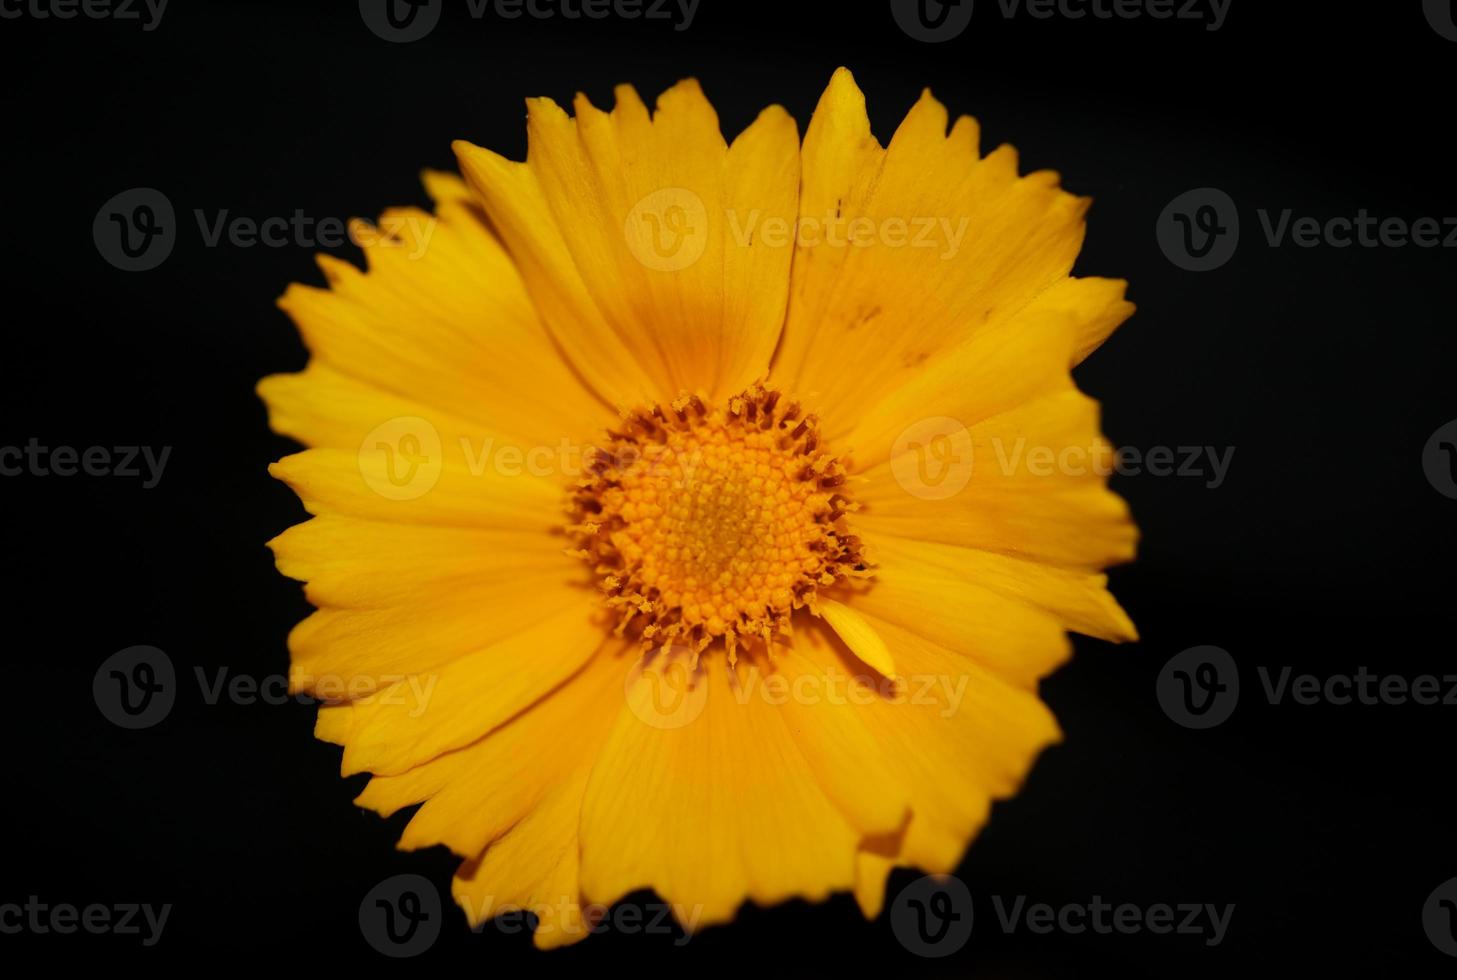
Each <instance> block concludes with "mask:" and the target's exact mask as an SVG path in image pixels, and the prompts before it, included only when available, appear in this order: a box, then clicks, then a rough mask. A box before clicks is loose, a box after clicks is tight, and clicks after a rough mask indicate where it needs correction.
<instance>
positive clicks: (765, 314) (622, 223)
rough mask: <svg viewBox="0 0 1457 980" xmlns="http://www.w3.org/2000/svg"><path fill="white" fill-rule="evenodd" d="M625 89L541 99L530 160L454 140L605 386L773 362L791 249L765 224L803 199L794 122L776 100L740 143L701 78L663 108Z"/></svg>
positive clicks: (619, 395) (739, 379)
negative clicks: (595, 101)
mask: <svg viewBox="0 0 1457 980" xmlns="http://www.w3.org/2000/svg"><path fill="white" fill-rule="evenodd" d="M616 95H617V105H616V107H615V108H614V109H613V110H612V111H611V112H610V113H608V112H603V111H601V110H599V109H597V108H595V107H593V106H592V105H591V104H590V103H589V102H588V101H587V100H586V99H585V97H580V96H579V97H578V99H577V100H576V103H575V106H574V108H575V110H576V118H575V119H573V118H571V117H569V116H568V115H567V114H566V113H565V112H564V111H563V110H562V109H561V108H560V107H558V106H557V105H556V104H555V103H553V102H551V101H550V100H547V99H533V100H530V101H529V102H528V114H527V120H528V122H527V127H528V135H529V140H530V148H529V151H528V154H527V162H526V164H524V165H521V164H510V163H509V162H507V161H504V160H502V159H501V158H499V157H497V156H496V155H495V154H491V153H490V152H489V151H486V150H481V149H478V148H476V147H473V146H470V145H469V144H457V147H456V150H457V153H458V155H459V157H460V161H461V168H462V170H463V171H464V172H465V174H466V175H467V178H468V179H469V180H470V182H471V183H472V186H474V187H475V188H476V190H477V192H478V193H479V194H480V196H481V199H482V200H483V201H484V202H485V206H486V209H487V211H488V212H489V213H490V215H491V217H492V219H493V221H494V222H495V223H496V224H497V226H498V227H500V228H501V229H502V233H503V235H504V236H505V237H506V240H507V241H508V243H509V244H510V246H511V248H512V250H513V252H515V253H516V254H517V255H518V257H519V258H520V261H521V266H522V270H523V274H524V276H525V279H526V282H527V285H528V288H529V289H530V290H531V292H532V295H533V297H534V298H536V300H537V304H538V307H539V308H540V309H541V310H542V314H543V317H544V318H545V320H546V322H547V323H548V325H549V326H550V327H551V329H552V330H553V332H554V334H555V335H556V337H557V339H558V340H559V342H560V343H561V345H562V348H563V349H564V350H565V351H566V352H567V353H568V355H569V356H570V357H571V358H572V362H573V364H574V365H575V366H576V367H577V368H578V369H579V370H580V371H581V373H582V374H583V376H585V377H586V378H588V379H589V381H590V383H591V384H592V385H593V387H594V388H595V389H596V390H597V391H598V392H600V393H601V394H602V395H603V397H604V398H606V399H608V400H609V401H611V402H613V403H614V404H616V405H618V406H620V407H637V406H639V405H642V404H645V403H657V402H666V401H669V400H671V399H673V398H675V397H677V396H678V395H680V394H682V393H684V392H694V393H701V394H704V395H706V396H708V397H709V398H711V399H713V400H721V399H723V398H725V397H727V396H729V395H731V394H735V393H737V392H739V391H741V390H742V389H743V388H744V387H746V386H747V385H748V384H749V383H750V382H752V381H754V380H756V379H758V378H762V377H763V376H764V375H765V374H766V373H767V370H768V364H769V358H770V356H771V355H772V353H773V350H774V347H775V344H776V343H777V341H778V338H779V331H780V328H781V326H782V322H783V313H784V301H785V297H786V296H787V293H788V286H787V284H788V274H789V273H788V270H789V262H790V260H791V254H792V253H791V250H790V249H789V248H788V247H785V245H784V243H780V244H778V245H777V246H776V245H775V244H774V243H772V242H770V241H768V240H766V239H765V238H764V236H763V235H754V234H753V233H752V228H753V227H754V226H755V224H756V223H757V222H759V221H763V220H767V219H769V218H771V217H778V218H780V219H782V220H785V221H788V220H789V219H791V218H792V217H793V215H794V213H795V203H796V200H797V191H798V183H799V154H798V143H797V131H796V128H795V125H794V122H793V120H792V119H790V117H789V116H788V114H787V113H785V112H784V111H783V110H782V109H779V108H777V107H775V108H771V109H767V110H765V111H764V112H763V113H762V114H761V115H760V116H759V118H758V119H757V120H756V121H755V122H754V124H753V125H751V126H750V127H749V128H748V129H747V130H745V131H744V133H742V134H741V135H740V136H739V137H738V139H736V140H735V141H734V144H733V146H732V147H730V146H728V145H727V144H726V143H725V142H724V139H723V136H722V135H721V133H720V132H719V128H718V117H717V115H716V114H715V113H714V111H713V108H712V106H710V105H709V103H708V101H707V100H706V99H705V98H704V96H703V93H702V91H701V90H700V89H699V87H698V84H697V83H696V82H693V81H691V80H690V81H685V82H682V83H679V84H678V85H676V86H674V87H673V88H672V89H669V90H668V91H667V92H665V93H664V94H663V95H662V96H661V97H660V98H659V100H658V104H657V111H656V113H654V114H651V115H650V114H649V112H648V110H647V108H646V106H644V105H643V103H642V101H641V100H640V99H639V98H638V96H637V93H636V92H635V91H633V89H632V88H631V87H628V86H620V87H619V88H618V89H617V91H616ZM751 216H752V217H751ZM746 229H748V230H747V231H746Z"/></svg>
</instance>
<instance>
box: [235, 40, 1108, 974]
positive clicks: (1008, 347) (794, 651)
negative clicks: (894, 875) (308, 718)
mask: <svg viewBox="0 0 1457 980" xmlns="http://www.w3.org/2000/svg"><path fill="white" fill-rule="evenodd" d="M616 97H617V104H616V107H615V108H614V109H613V110H612V111H611V112H603V111H601V110H599V109H597V108H595V107H594V106H592V105H591V104H590V103H589V102H588V101H587V100H586V99H585V98H584V97H581V96H579V97H578V98H577V100H576V103H575V118H573V117H572V116H569V115H568V114H567V113H566V112H565V111H563V110H562V109H561V108H559V107H558V106H557V105H555V104H554V103H552V102H551V101H549V100H546V99H533V100H531V101H530V102H529V103H528V110H529V111H528V116H527V128H528V134H529V145H530V149H529V152H528V154H527V160H526V162H525V163H515V162H511V161H508V160H505V159H503V158H502V157H500V156H498V155H496V154H494V153H492V152H490V151H489V150H484V149H480V148H478V147H475V146H471V145H469V144H466V143H460V144H457V146H456V151H457V154H458V157H459V162H460V165H461V170H462V171H463V174H464V180H463V181H462V180H460V179H458V178H456V177H454V176H449V175H445V174H439V173H427V174H426V177H425V182H426V186H427V189H428V191H429V193H430V195H431V196H432V198H433V199H434V201H435V205H436V213H435V215H433V216H432V215H430V214H428V213H426V212H423V211H418V210H413V209H401V210H396V211H391V212H388V213H386V214H385V215H384V216H383V217H382V219H381V221H380V223H379V225H378V227H374V226H367V225H362V224H361V225H357V226H356V228H355V234H356V240H357V241H360V242H361V243H362V244H364V246H365V251H366V254H367V256H368V266H369V269H368V272H361V271H359V270H357V269H355V268H353V267H352V266H349V265H347V264H345V263H342V262H339V261H336V260H333V259H329V258H322V259H321V260H320V264H321V265H322V267H323V271H324V273H325V275H326V276H327V278H328V283H329V285H328V288H326V289H316V288H312V287H307V286H300V285H295V286H292V287H290V288H289V290H288V291H287V293H286V294H285V295H284V297H283V298H282V300H281V301H280V302H281V305H282V307H283V308H284V309H285V310H286V311H288V313H289V314H290V315H291V316H292V317H293V318H294V320H295V321H296V322H297V324H298V327H299V330H300V331H301V333H302V335H303V338H304V340H305V342H306V344H307V346H308V349H309V351H310V353H311V360H310V362H309V364H308V366H307V368H306V369H305V370H304V371H303V372H301V373H299V374H290V375H275V376H273V377H270V378H267V379H265V380H264V381H263V382H262V383H261V384H260V386H259V390H260V393H261V394H262V397H263V398H264V399H265V401H266V402H267V404H268V407H269V410H270V413H271V421H272V425H273V427H274V428H275V429H276V430H277V431H278V432H280V433H284V434H286V435H289V436H291V437H293V438H296V439H298V440H299V441H300V442H302V443H304V444H305V445H307V446H309V447H311V448H309V449H308V450H307V451H305V452H301V453H298V454H297V455H293V456H289V457H287V458H285V459H283V460H280V461H279V462H278V463H276V464H274V466H273V467H272V472H273V473H274V474H275V475H276V476H278V477H279V478H280V479H283V480H285V481H287V482H288V483H289V484H290V485H291V486H292V487H293V488H294V489H295V490H296V491H297V493H298V494H299V496H300V497H301V498H302V500H303V502H304V505H305V506H306V507H307V509H308V510H309V512H310V513H311V514H312V515H314V516H313V518H312V519H311V520H309V521H307V522H306V523H304V524H301V525H299V526H297V527H294V528H291V529H290V530H288V531H287V532H285V533H284V534H283V535H281V536H280V537H279V538H277V539H276V540H275V541H274V542H272V547H273V549H274V551H275V553H276V555H277V559H278V566H279V568H280V569H281V570H282V571H283V573H284V574H286V575H289V576H291V577H294V578H297V579H300V580H303V581H304V582H306V583H307V587H306V592H307V595H308V598H309V599H310V600H311V601H312V602H313V603H314V605H316V606H317V607H318V610H317V611H316V612H315V613H314V614H313V615H311V616H310V617H309V618H308V619H306V620H305V621H304V622H303V623H301V624H300V625H299V626H298V627H297V628H296V629H295V630H294V632H293V634H292V635H291V636H290V638H289V646H290V650H291V653H292V667H291V683H292V685H293V687H294V688H295V689H296V690H299V691H306V692H310V693H317V694H319V695H321V696H323V697H325V698H328V699H331V703H330V704H329V705H328V706H326V707H324V708H322V709H321V711H320V712H319V720H318V728H317V734H318V735H319V737H320V738H323V739H327V740H329V741H332V742H337V743H339V744H341V745H343V746H344V759H343V771H344V772H345V773H346V774H349V773H357V772H370V773H373V774H374V777H373V779H372V780H371V782H370V783H369V785H368V787H367V789H366V790H365V791H364V793H363V795H362V796H361V797H360V799H359V802H360V804H361V805H363V806H366V807H369V808H371V809H374V810H377V811H379V812H381V813H384V814H388V813H391V812H394V811H396V810H398V809H400V808H402V807H406V806H410V805H413V804H416V803H421V802H422V801H423V805H422V806H421V807H420V809H419V810H418V812H417V813H416V814H415V815H414V817H413V819H412V820H411V821H410V822H409V825H408V827H407V828H406V830H405V832H404V836H403V838H402V840H401V842H400V846H401V847H403V848H407V849H408V848H419V847H427V846H431V845H436V844H444V845H446V846H447V847H449V848H450V849H451V850H452V851H454V852H455V853H457V854H459V855H460V856H462V857H463V858H464V859H465V861H464V863H463V865H462V867H461V869H460V871H459V874H458V875H457V877H456V880H455V883H454V892H455V896H456V899H457V900H458V901H459V902H460V903H461V904H462V906H464V908H465V911H466V914H467V916H468V917H469V918H470V919H471V921H472V922H473V923H477V922H480V921H482V920H485V919H488V918H490V917H491V916H493V915H495V914H496V913H497V912H499V911H502V910H503V909H507V908H510V907H512V906H516V907H521V906H524V907H527V908H530V909H532V910H533V911H536V912H537V913H538V915H539V917H540V924H539V926H538V931H537V933H536V941H537V944H538V945H541V946H553V945H559V944H562V943H565V942H570V941H572V940H575V939H577V938H580V937H581V936H582V935H583V934H584V932H585V931H586V930H587V928H588V926H589V925H590V919H591V918H592V915H593V914H595V913H594V912H586V911H584V910H586V909H593V910H595V909H600V907H601V906H602V904H605V903H611V902H613V901H616V900H617V899H619V898H621V897H622V896H624V895H625V894H627V893H629V892H632V891H634V890H637V889H640V888H645V887H646V888H651V889H655V890H656V891H657V893H658V894H659V895H660V896H661V897H662V898H663V899H664V900H665V901H666V902H668V903H670V904H671V905H672V907H673V908H674V910H675V912H676V913H677V915H678V917H679V919H680V920H681V921H683V922H684V923H685V924H687V925H689V926H702V925H705V924H710V923H716V922H722V921H725V920H728V919H731V918H732V917H733V915H734V914H735V911H736V909H737V908H738V907H739V905H740V904H741V903H742V902H743V901H745V900H752V901H755V902H758V903H765V904H767V903H774V902H779V901H782V900H785V899H788V898H791V897H795V896H802V897H806V898H809V899H821V898H824V897H825V896H826V895H828V894H829V893H831V892H833V891H839V890H850V891H853V892H854V894H855V896H856V898H857V899H858V901H859V903H860V905H861V907H862V909H863V910H864V912H865V914H866V915H867V916H874V915H877V914H878V912H879V909H880V906H881V904H882V901H883V893H884V890H885V881H886V876H887V874H888V872H889V871H890V870H891V868H892V867H894V866H897V865H907V866H916V867H920V868H924V869H927V870H929V871H933V872H944V871H950V870H952V869H954V868H955V867H956V865H957V864H958V862H959V861H960V859H961V857H962V855H963V853H964V851H965V849H966V847H967V844H968V843H969V841H970V840H971V839H972V837H973V836H974V835H975V834H976V832H977V830H978V829H979V828H980V826H981V825H982V824H983V822H984V821H985V820H986V818H987V813H988V808H989V806H990V803H991V801H992V800H993V799H996V798H1001V797H1006V796H1008V795H1010V794H1012V793H1014V792H1015V791H1016V789H1017V787H1018V785H1019V783H1020V781H1021V780H1022V779H1023V777H1024V776H1025V774H1026V772H1027V769H1028V768H1029V766H1030V765H1031V762H1032V760H1033V759H1034V757H1035V756H1036V754H1037V753H1038V752H1039V751H1040V750H1041V749H1042V748H1043V747H1045V746H1047V745H1048V744H1050V743H1052V742H1054V741H1055V740H1056V739H1057V738H1058V737H1059V733H1058V729H1057V725H1056V723H1055V721H1054V720H1053V718H1052V716H1051V714H1050V712H1049V711H1048V710H1047V709H1046V707H1045V706H1044V705H1043V704H1042V702H1041V701H1040V700H1039V698H1038V696H1037V690H1036V688H1037V683H1038V680H1039V679H1040V678H1041V677H1043V676H1045V675H1046V674H1047V673H1048V672H1049V671H1051V670H1052V669H1053V668H1055V667H1056V666H1057V665H1058V664H1059V663H1061V662H1062V661H1063V660H1064V659H1065V658H1066V657H1067V656H1068V653H1069V649H1070V648H1069V643H1068V640H1067V636H1066V633H1065V630H1076V631H1079V632H1082V633H1086V634H1091V635H1093V636H1098V637H1103V638H1106V639H1112V640H1124V639H1130V638H1132V637H1133V636H1134V630H1133V625H1132V623H1130V622H1129V620H1128V617H1127V616H1126V615H1125V614H1124V613H1123V611H1122V610H1121V609H1120V608H1119V607H1118V605H1117V604H1116V602H1115V601H1114V600H1113V598H1112V597H1111V596H1110V595H1109V594H1108V592H1107V590H1106V578H1105V576H1104V575H1103V574H1102V573H1101V570H1102V569H1103V568H1104V567H1106V566H1107V565H1109V564H1111V563H1115V562H1119V561H1125V560H1128V559H1130V558H1131V557H1132V555H1133V548H1134V541H1135V537H1136V531H1135V529H1134V527H1133V525H1132V523H1131V522H1130V520H1129V518H1128V514H1127V510H1126V508H1125V506H1124V505H1123V503H1122V501H1121V500H1119V499H1118V498H1117V497H1116V496H1114V495H1113V494H1111V493H1110V492H1109V491H1108V490H1107V488H1106V472H1107V466H1108V462H1109V459H1110V449H1109V447H1108V446H1107V444H1106V443H1105V442H1103V440H1102V439H1101V437H1100V436H1099V434H1098V418H1097V404H1096V403H1095V402H1094V401H1093V400H1091V399H1089V398H1088V397H1086V396H1085V395H1083V394H1081V393H1080V392H1079V391H1078V390H1077V389H1076V388H1075V387H1074V385H1073V384H1072V381H1071V379H1070V377H1069V370H1070V368H1071V367H1072V366H1073V365H1074V364H1076V363H1077V362H1078V361H1080V360H1081V359H1082V358H1083V357H1085V356H1086V355H1087V354H1088V353H1089V352H1090V351H1092V350H1093V349H1094V348H1096V347H1097V346H1098V345H1099V344H1100V343H1101V342H1102V341H1103V340H1104V338H1106V337H1107V336H1108V334H1109V333H1110V332H1111V331H1112V330H1113V329H1114V328H1115V327H1116V326H1117V325H1118V324H1119V323H1121V322H1122V321H1123V320H1124V319H1125V318H1126V317H1127V316H1128V314H1129V313H1130V312H1131V311H1132V309H1133V307H1132V306H1131V305H1130V304H1129V303H1128V302H1126V301H1125V300H1124V298H1123V293H1124V285H1125V284H1124V283H1122V282H1119V281H1113V280H1105V279H1075V278H1070V277H1069V275H1068V273H1069V270H1070V269H1071V267H1072V264H1073V260H1074V258H1075V257H1076V256H1077V254H1078V250H1079V248H1080V246H1081V242H1082V237H1083V229H1084V222H1083V215H1084V213H1085V211H1086V209H1087V205H1088V201H1087V200H1086V199H1082V198H1077V197H1074V196H1072V195H1069V194H1067V193H1065V192H1064V191H1062V190H1061V189H1060V188H1059V186H1058V177H1057V175H1056V174H1054V173H1050V172H1046V171H1042V172H1037V173H1033V174H1029V175H1027V176H1019V175H1018V173H1017V158H1016V153H1015V151H1013V150H1012V149H1011V148H1010V147H1006V146H1003V147H1001V148H999V149H997V150H995V151H993V152H992V153H990V154H988V155H986V156H980V153H979V150H978V132H977V124H976V122H975V121H974V120H972V119H970V118H967V117H962V118H960V119H958V120H956V122H955V124H954V125H952V126H951V127H950V129H949V132H948V117H947V113H946V110H945V108H944V107H943V106H942V105H941V104H940V103H938V102H937V101H935V100H934V99H933V98H932V97H931V96H930V94H929V93H926V94H925V95H924V96H923V97H922V98H921V99H920V101H919V102H917V103H916V105H915V106H914V107H913V108H912V109H911V111H910V113H909V114H908V115H907V116H906V118H905V121H904V122H902V123H901V125H900V127H899V129H897V131H896V133H895V136H894V138H893V139H892V140H891V142H890V144H889V145H888V146H885V147H882V146H881V145H880V144H879V143H878V142H877V141H876V139H875V138H874V137H873V136H872V135H871V133H870V126H869V122H868V120H867V118H866V113H865V101H864V97H863V95H862V94H861V92H860V90H859V89H858V88H857V87H856V85H855V82H854V80H853V79H852V78H851V76H850V73H849V72H847V71H845V70H843V69H842V70H840V71H838V72H836V74H835V75H834V77H833V78H832V79H831V81H830V84H829V87H828V88H827V89H826V91H825V93H824V95H823V97H822V98H821V100H820V103H819V106H818V108H817V109H816V110H815V113H814V116H813V118H812V119H811V120H810V123H809V127H808V129H807V130H806V132H805V135H804V140H803V145H801V143H800V140H799V134H798V130H797V127H796V125H795V122H794V121H793V120H792V119H791V118H790V117H789V115H788V114H787V113H786V112H785V111H784V110H783V109H782V108H780V107H778V106H774V107H771V108H769V109H766V110H765V111H764V112H763V113H761V114H760V115H759V117H758V118H757V119H756V120H755V122H754V123H753V124H752V125H751V126H750V127H749V128H748V129H746V130H745V131H744V132H743V133H742V134H740V135H739V136H738V138H736V139H735V140H734V141H733V142H732V143H725V141H724V139H723V137H722V136H721V134H720V131H719V126H718V120H717V117H716V115H715V113H714V110H713V108H712V107H711V106H710V105H709V103H708V102H707V100H706V99H705V98H704V96H703V94H702V92H701V91H700V89H699V87H698V85H697V84H696V83H695V82H692V81H686V82H683V83H680V84H678V85H676V86H674V87H673V88H672V89H670V90H669V91H668V92H666V93H664V94H663V95H662V96H661V97H660V98H659V100H658V103H657V108H656V110H655V111H654V112H652V113H650V112H649V110H648V109H647V108H646V107H645V106H644V104H643V103H642V101H641V100H640V99H639V97H638V95H637V93H636V92H634V91H633V90H632V89H631V88H629V87H625V86H624V87H621V88H619V89H618V90H617V93H616Z"/></svg>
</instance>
